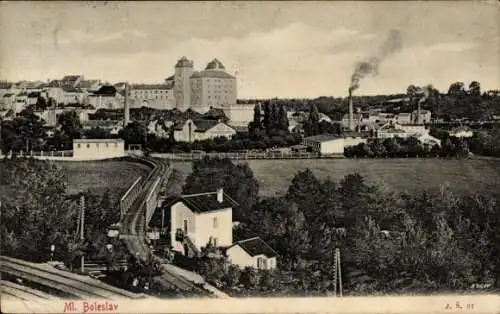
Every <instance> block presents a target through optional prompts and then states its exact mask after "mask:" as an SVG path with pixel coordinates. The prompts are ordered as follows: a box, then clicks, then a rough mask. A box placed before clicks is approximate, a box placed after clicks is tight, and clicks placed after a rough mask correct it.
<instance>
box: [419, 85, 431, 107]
mask: <svg viewBox="0 0 500 314" xmlns="http://www.w3.org/2000/svg"><path fill="white" fill-rule="evenodd" d="M431 89H432V85H426V86H424V87H420V88H419V91H418V93H419V94H423V97H422V98H420V100H419V101H418V104H419V105H420V104H422V103H423V102H425V101H426V100H427V98H429V95H430V93H431Z"/></svg>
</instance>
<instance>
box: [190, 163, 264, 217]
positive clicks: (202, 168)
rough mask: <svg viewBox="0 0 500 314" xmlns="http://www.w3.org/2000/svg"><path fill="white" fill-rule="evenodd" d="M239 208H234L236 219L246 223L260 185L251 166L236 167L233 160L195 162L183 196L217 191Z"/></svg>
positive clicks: (240, 165) (241, 165)
mask: <svg viewBox="0 0 500 314" xmlns="http://www.w3.org/2000/svg"><path fill="white" fill-rule="evenodd" d="M221 187H222V188H224V192H225V193H227V194H228V195H229V196H230V197H231V198H233V199H234V200H235V201H236V202H237V203H238V204H239V205H238V206H237V207H236V208H233V217H234V219H235V220H238V221H241V222H246V221H248V217H249V215H250V212H251V208H252V206H253V204H254V203H255V202H256V201H257V196H258V193H259V183H258V181H257V180H256V179H255V177H254V175H253V172H252V169H251V168H250V166H249V165H248V164H238V165H235V164H233V162H232V161H231V160H230V159H227V158H224V159H220V158H208V157H205V158H204V159H201V160H197V161H194V162H193V171H192V173H191V174H190V175H189V176H188V177H187V178H186V183H185V185H184V188H183V192H184V194H192V193H202V192H215V191H216V190H217V189H218V188H221Z"/></svg>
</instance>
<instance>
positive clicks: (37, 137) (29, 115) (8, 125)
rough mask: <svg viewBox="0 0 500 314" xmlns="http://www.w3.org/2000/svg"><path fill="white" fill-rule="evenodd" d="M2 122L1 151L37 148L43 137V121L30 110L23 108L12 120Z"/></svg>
mask: <svg viewBox="0 0 500 314" xmlns="http://www.w3.org/2000/svg"><path fill="white" fill-rule="evenodd" d="M1 123H2V130H1V132H2V134H1V135H2V138H1V140H2V151H3V153H7V152H8V151H10V150H13V151H16V152H18V151H21V150H22V151H29V150H36V149H39V148H40V146H41V144H42V143H43V138H44V137H45V130H44V128H43V126H44V121H43V120H42V119H40V118H39V117H38V116H37V115H35V114H34V113H33V111H32V110H27V109H25V110H23V111H21V112H20V113H19V115H18V116H17V117H15V118H14V119H13V120H12V121H1Z"/></svg>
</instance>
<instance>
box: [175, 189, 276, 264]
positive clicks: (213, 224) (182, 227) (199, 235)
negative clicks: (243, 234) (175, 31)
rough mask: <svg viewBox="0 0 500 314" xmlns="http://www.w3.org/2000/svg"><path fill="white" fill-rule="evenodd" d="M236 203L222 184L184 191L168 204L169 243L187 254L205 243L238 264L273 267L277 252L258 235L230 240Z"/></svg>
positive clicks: (194, 254)
mask: <svg viewBox="0 0 500 314" xmlns="http://www.w3.org/2000/svg"><path fill="white" fill-rule="evenodd" d="M235 206H238V204H237V203H236V202H235V201H234V200H233V199H232V198H231V197H229V196H228V195H227V194H226V193H224V190H223V189H222V188H220V189H217V191H216V192H208V193H199V194H191V195H183V196H181V197H179V198H175V199H173V200H172V201H171V202H170V203H169V207H170V217H171V218H170V245H171V247H172V249H173V250H174V251H176V252H179V253H181V254H183V255H186V256H189V257H197V256H200V255H201V254H202V249H203V248H206V247H208V246H211V247H214V248H217V249H220V250H221V251H222V252H224V254H225V255H226V256H227V257H228V261H229V262H230V263H231V264H234V265H237V266H239V267H241V268H244V267H253V268H258V269H274V268H276V267H277V262H276V259H277V256H278V254H277V253H276V252H275V251H274V250H273V249H272V248H271V247H269V245H267V244H266V243H265V242H264V241H263V240H262V239H260V238H259V237H254V238H250V239H246V240H242V241H238V242H236V243H233V226H235V225H237V224H234V223H233V208H234V207H235Z"/></svg>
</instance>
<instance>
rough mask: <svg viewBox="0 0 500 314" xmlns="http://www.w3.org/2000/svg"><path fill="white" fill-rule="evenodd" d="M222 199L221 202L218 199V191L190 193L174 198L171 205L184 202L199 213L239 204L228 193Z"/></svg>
mask: <svg viewBox="0 0 500 314" xmlns="http://www.w3.org/2000/svg"><path fill="white" fill-rule="evenodd" d="M222 199H223V201H222V202H221V203H219V201H217V192H208V193H199V194H190V195H183V196H181V197H178V198H176V199H174V200H172V201H171V202H170V204H169V205H170V206H171V205H173V204H175V203H178V202H182V203H184V205H186V206H187V207H188V208H189V209H190V210H191V211H193V212H194V213H198V214H200V213H206V212H211V211H216V210H220V209H225V208H233V207H236V206H238V203H236V201H235V200H233V199H232V198H231V197H230V196H229V195H227V194H226V193H223V198H222Z"/></svg>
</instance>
